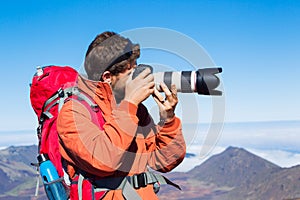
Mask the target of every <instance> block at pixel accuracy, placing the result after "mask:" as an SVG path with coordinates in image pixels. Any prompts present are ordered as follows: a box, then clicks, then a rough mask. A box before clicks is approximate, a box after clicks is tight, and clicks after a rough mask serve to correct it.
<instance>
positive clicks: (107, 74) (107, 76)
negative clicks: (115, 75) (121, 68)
mask: <svg viewBox="0 0 300 200" xmlns="http://www.w3.org/2000/svg"><path fill="white" fill-rule="evenodd" d="M111 77H112V75H111V73H110V72H109V71H105V72H103V74H102V80H103V82H106V83H111Z"/></svg>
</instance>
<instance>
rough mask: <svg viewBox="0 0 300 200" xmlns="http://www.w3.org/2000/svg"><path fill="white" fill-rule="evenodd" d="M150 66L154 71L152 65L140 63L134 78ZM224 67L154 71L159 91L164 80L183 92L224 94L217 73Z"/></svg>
mask: <svg viewBox="0 0 300 200" xmlns="http://www.w3.org/2000/svg"><path fill="white" fill-rule="evenodd" d="M146 68H150V70H151V72H152V73H153V68H152V66H150V65H145V64H139V65H138V66H137V67H136V69H135V70H134V72H133V75H132V78H133V79H134V78H135V77H136V76H137V75H138V74H140V73H141V72H142V71H143V70H144V69H146ZM221 72H222V68H221V67H216V68H204V69H198V70H197V71H177V72H172V71H169V72H156V73H153V76H154V82H155V83H156V84H155V87H156V89H157V90H158V91H160V92H161V91H162V90H161V88H160V86H159V83H161V82H164V83H165V84H166V85H167V86H168V88H171V85H172V84H174V85H175V86H176V88H177V92H181V93H196V92H197V93H198V94H199V95H215V96H220V95H222V91H219V90H216V88H217V87H218V86H219V84H220V79H219V77H217V76H216V74H218V73H221Z"/></svg>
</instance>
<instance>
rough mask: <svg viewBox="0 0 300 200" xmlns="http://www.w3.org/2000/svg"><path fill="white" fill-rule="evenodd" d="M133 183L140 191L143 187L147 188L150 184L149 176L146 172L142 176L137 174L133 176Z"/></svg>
mask: <svg viewBox="0 0 300 200" xmlns="http://www.w3.org/2000/svg"><path fill="white" fill-rule="evenodd" d="M132 183H133V187H134V188H135V189H139V188H141V187H146V186H147V184H148V181H147V174H146V173H145V172H143V173H141V174H135V175H133V176H132Z"/></svg>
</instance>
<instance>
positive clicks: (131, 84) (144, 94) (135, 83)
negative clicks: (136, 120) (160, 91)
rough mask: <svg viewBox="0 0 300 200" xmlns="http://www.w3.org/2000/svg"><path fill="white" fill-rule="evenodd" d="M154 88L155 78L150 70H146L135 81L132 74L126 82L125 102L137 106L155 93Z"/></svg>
mask: <svg viewBox="0 0 300 200" xmlns="http://www.w3.org/2000/svg"><path fill="white" fill-rule="evenodd" d="M154 86H155V84H154V77H153V75H152V74H151V71H150V69H148V68H147V69H145V70H144V71H143V72H141V73H140V74H139V75H138V76H137V77H136V78H134V79H133V80H132V74H131V76H130V77H129V78H128V80H127V82H126V87H125V98H124V100H126V101H128V102H131V103H133V104H135V105H136V106H137V105H138V104H140V103H141V102H143V101H144V100H145V99H147V98H148V97H149V96H150V95H151V94H152V93H153V92H154Z"/></svg>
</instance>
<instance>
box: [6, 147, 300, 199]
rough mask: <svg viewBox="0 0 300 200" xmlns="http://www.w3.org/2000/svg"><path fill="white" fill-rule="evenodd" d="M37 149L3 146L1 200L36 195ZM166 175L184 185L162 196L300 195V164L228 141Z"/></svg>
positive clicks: (168, 188) (163, 190) (164, 190)
mask: <svg viewBox="0 0 300 200" xmlns="http://www.w3.org/2000/svg"><path fill="white" fill-rule="evenodd" d="M36 153H37V147H36V146H22V147H9V148H7V149H4V150H0V180H1V181H0V199H1V200H14V199H33V195H34V192H35V187H36V177H37V176H36V169H35V168H34V167H32V166H31V165H30V163H31V162H35V161H36ZM189 156H192V155H189ZM165 176H166V177H168V178H169V179H170V180H172V181H173V182H175V183H176V184H179V185H180V186H181V188H182V190H181V191H179V190H177V189H175V188H173V187H172V186H162V188H161V191H160V192H159V193H158V194H159V198H160V199H161V200H173V199H176V200H196V199H197V200H198V199H202V200H221V199H222V200H227V199H228V200H229V199H230V200H232V199H233V200H240V199H248V200H252V199H253V200H254V199H255V200H257V199H262V200H265V199H268V200H269V199H272V200H296V199H297V198H298V199H300V165H299V166H294V167H291V168H281V167H279V166H277V165H275V164H273V163H271V162H269V161H267V160H265V159H263V158H261V157H258V156H256V155H254V154H252V153H250V152H248V151H247V150H245V149H242V148H235V147H228V148H227V149H226V150H225V151H223V152H222V153H220V154H218V155H214V156H212V157H210V158H209V159H208V160H206V161H205V162H204V163H202V164H201V165H199V166H196V167H195V168H194V169H192V170H190V171H188V172H185V173H183V172H171V173H167V174H165ZM3 180H4V181H3ZM39 190H40V196H39V198H38V199H46V197H45V193H44V192H43V186H42V185H40V187H39ZM34 199H37V198H34Z"/></svg>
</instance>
